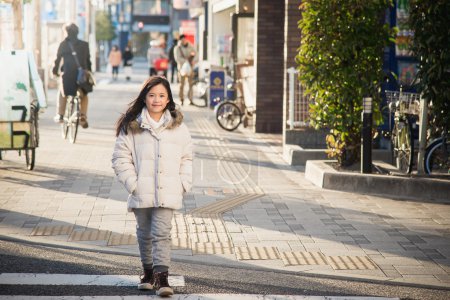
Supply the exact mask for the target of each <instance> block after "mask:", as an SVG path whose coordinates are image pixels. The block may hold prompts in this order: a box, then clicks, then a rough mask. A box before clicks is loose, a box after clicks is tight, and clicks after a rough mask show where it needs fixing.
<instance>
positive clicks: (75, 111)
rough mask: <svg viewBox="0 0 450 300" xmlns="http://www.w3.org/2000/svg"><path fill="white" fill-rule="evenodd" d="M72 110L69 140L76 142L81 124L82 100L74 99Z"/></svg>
mask: <svg viewBox="0 0 450 300" xmlns="http://www.w3.org/2000/svg"><path fill="white" fill-rule="evenodd" d="M72 102H73V105H71V107H72V110H71V114H70V118H69V142H71V143H72V144H74V143H75V140H76V139H77V133H78V125H79V124H80V102H79V101H78V99H74V100H73V101H72Z"/></svg>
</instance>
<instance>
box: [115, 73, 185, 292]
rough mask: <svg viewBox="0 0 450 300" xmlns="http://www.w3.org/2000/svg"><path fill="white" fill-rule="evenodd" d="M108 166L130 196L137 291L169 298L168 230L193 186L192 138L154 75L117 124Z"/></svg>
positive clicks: (165, 86) (163, 81)
mask: <svg viewBox="0 0 450 300" xmlns="http://www.w3.org/2000/svg"><path fill="white" fill-rule="evenodd" d="M116 137H117V139H116V143H115V147H114V152H113V155H112V167H113V169H114V171H115V174H116V176H117V178H118V180H119V181H120V182H121V183H122V184H123V185H124V186H125V188H126V190H127V191H128V193H129V196H128V201H127V207H128V210H129V211H133V213H134V215H135V218H136V223H137V226H136V235H137V240H138V245H139V253H140V257H141V262H142V266H143V273H144V274H143V275H142V276H141V278H140V282H139V284H138V289H141V290H149V289H153V288H154V289H155V290H156V294H157V295H159V296H170V295H173V289H172V288H171V287H170V285H169V281H168V276H169V267H170V247H171V238H170V231H171V227H172V217H173V212H174V210H175V209H180V208H181V207H182V198H183V194H184V193H186V192H188V191H189V190H190V189H191V185H192V139H191V135H190V133H189V130H188V128H187V126H186V125H185V124H184V123H183V115H182V114H181V112H180V111H179V110H177V109H176V107H175V102H174V101H173V96H172V91H171V89H170V83H169V81H168V80H167V79H166V78H164V77H162V76H152V77H150V78H149V79H147V81H146V82H145V83H144V85H143V86H142V89H141V90H140V92H139V95H138V96H137V98H136V99H135V100H133V101H132V102H131V103H130V104H129V106H128V109H127V111H126V112H125V113H124V114H122V116H121V117H120V118H119V119H118V121H117V124H116Z"/></svg>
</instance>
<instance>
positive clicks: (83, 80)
mask: <svg viewBox="0 0 450 300" xmlns="http://www.w3.org/2000/svg"><path fill="white" fill-rule="evenodd" d="M77 84H78V87H79V88H80V89H82V90H83V92H84V93H86V94H87V93H90V92H92V91H93V90H94V84H95V82H94V80H93V78H92V74H91V72H89V71H88V70H85V69H83V68H78V74H77Z"/></svg>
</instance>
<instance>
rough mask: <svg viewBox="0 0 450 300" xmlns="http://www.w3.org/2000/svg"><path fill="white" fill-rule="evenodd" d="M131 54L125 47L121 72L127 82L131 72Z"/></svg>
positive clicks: (128, 48) (127, 47)
mask: <svg viewBox="0 0 450 300" xmlns="http://www.w3.org/2000/svg"><path fill="white" fill-rule="evenodd" d="M132 66H133V52H132V51H131V48H130V47H129V46H126V47H125V50H124V51H123V71H124V73H125V78H126V80H127V81H129V80H130V79H131V74H132V72H133V69H132Z"/></svg>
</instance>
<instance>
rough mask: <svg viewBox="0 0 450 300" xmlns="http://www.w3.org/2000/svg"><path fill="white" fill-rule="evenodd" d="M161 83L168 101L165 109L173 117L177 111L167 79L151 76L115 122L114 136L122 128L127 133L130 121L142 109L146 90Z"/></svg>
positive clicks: (117, 134)
mask: <svg viewBox="0 0 450 300" xmlns="http://www.w3.org/2000/svg"><path fill="white" fill-rule="evenodd" d="M158 84H162V85H163V86H164V87H165V88H166V91H167V95H168V97H169V103H167V106H166V108H165V109H164V111H165V110H166V109H168V110H169V112H170V115H171V116H172V118H175V117H176V115H177V113H176V111H175V102H174V101H173V96H172V90H171V89H170V83H169V81H168V80H167V79H166V78H165V77H162V76H152V77H150V78H148V79H147V80H146V81H145V82H144V84H143V85H142V89H141V91H140V92H139V96H138V97H137V98H136V99H134V100H133V101H131V102H130V104H128V109H127V111H126V112H125V113H124V114H122V115H121V116H120V118H119V120H117V123H116V136H119V134H120V132H121V131H122V130H123V132H124V133H125V134H128V127H129V125H130V122H132V121H134V120H136V118H137V117H138V116H139V114H140V113H141V112H142V109H143V108H144V107H145V97H146V96H147V94H148V92H149V91H150V90H151V89H152V88H153V87H154V86H156V85H158Z"/></svg>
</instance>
